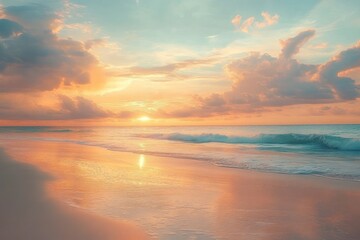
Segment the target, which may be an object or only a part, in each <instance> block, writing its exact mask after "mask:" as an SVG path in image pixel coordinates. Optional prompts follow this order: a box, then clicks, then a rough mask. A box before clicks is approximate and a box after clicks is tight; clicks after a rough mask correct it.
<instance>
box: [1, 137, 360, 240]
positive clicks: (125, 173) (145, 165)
mask: <svg viewBox="0 0 360 240" xmlns="http://www.w3.org/2000/svg"><path fill="white" fill-rule="evenodd" d="M5 145H8V146H5V147H6V149H7V151H8V152H9V153H10V156H12V157H15V159H16V160H20V161H21V162H26V163H29V164H31V165H34V166H36V167H37V168H39V169H40V170H41V171H43V172H47V173H51V175H53V176H54V177H55V179H54V180H53V181H51V182H49V183H48V185H47V187H46V190H47V194H48V195H49V194H50V195H49V196H51V197H54V198H56V199H57V200H59V201H65V202H67V200H69V201H70V203H74V204H75V205H76V206H79V207H81V208H82V209H83V210H84V211H86V212H90V213H92V214H95V215H99V216H100V217H101V216H103V217H106V218H113V219H116V220H119V219H126V221H130V222H134V223H136V224H139V225H140V228H142V229H144V230H145V231H146V232H147V234H148V235H150V236H154V237H155V238H159V239H186V238H187V237H194V236H195V237H196V236H197V237H199V238H201V237H202V238H201V239H216V238H220V239H238V238H239V237H240V238H245V237H248V238H249V236H251V235H252V234H255V233H256V235H259V236H260V235H261V236H262V237H264V236H266V238H267V239H284V237H285V239H289V238H288V237H289V236H290V237H297V238H295V239H319V237H324V236H326V239H337V238H338V237H346V238H348V239H352V238H351V237H358V236H360V230H357V227H356V223H357V221H358V220H359V219H360V207H359V206H356V203H357V202H358V201H359V200H360V184H359V182H356V181H355V182H354V181H349V180H344V179H332V178H324V177H322V176H313V175H305V176H304V175H300V176H299V175H288V174H277V173H268V172H255V171H252V170H246V169H237V168H226V167H218V166H215V165H212V164H209V163H208V162H204V161H196V160H188V159H183V160H182V159H174V158H167V157H156V156H148V155H143V154H135V153H124V152H115V151H111V150H106V149H103V148H101V147H96V146H84V145H77V144H73V143H56V142H51V143H48V142H47V143H44V142H26V141H23V142H21V143H19V142H16V141H15V142H14V143H11V142H10V141H9V142H8V143H7V144H5ZM19 146H21V147H19ZM30 149H31V150H32V151H33V153H34V155H31V154H29V153H30V152H31V151H30ZM35 153H36V154H35ZM25 158H27V159H25ZM142 161H143V162H142ZM319 204H320V205H319ZM321 206H322V208H323V210H321V211H320V212H318V211H319V210H320V209H319V207H321ZM189 209H191V211H190V210H189ZM189 211H190V212H189ZM314 213H317V214H318V215H314ZM335 219H338V220H336V221H335V223H334V220H335ZM339 219H340V220H339ZM319 221H320V223H318V222H319ZM189 224H190V225H189ZM190 226H191V227H190ZM329 227H330V229H332V230H331V231H330V232H329V233H326V231H329ZM337 228H339V229H342V230H343V229H345V230H346V231H345V232H344V231H343V232H337V231H336V229H337ZM325 229H327V230H326V231H325ZM334 229H335V230H334ZM329 234H330V235H329ZM341 234H343V235H341ZM344 234H345V235H344ZM253 239H263V238H260V237H254V236H253Z"/></svg>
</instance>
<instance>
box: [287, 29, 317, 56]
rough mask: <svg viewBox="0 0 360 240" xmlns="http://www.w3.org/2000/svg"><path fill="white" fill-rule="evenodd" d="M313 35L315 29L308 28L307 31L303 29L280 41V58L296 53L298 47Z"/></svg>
mask: <svg viewBox="0 0 360 240" xmlns="http://www.w3.org/2000/svg"><path fill="white" fill-rule="evenodd" d="M314 35H315V30H312V29H309V30H307V31H303V32H301V33H299V34H298V35H296V36H295V37H293V38H289V39H287V40H285V41H281V42H280V43H281V45H282V47H283V48H282V50H281V55H280V56H281V57H282V58H291V57H292V56H293V55H295V54H297V53H298V52H299V50H300V48H301V47H302V46H303V45H304V44H305V43H306V42H307V41H309V39H310V38H312V37H313V36H314Z"/></svg>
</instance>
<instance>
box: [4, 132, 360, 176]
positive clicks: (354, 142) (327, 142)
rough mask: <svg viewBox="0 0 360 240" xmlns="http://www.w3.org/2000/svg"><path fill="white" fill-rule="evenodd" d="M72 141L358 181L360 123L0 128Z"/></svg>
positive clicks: (15, 135) (24, 136)
mask: <svg viewBox="0 0 360 240" xmlns="http://www.w3.org/2000/svg"><path fill="white" fill-rule="evenodd" d="M10 139H12V140H14V139H15V140H16V139H19V140H29V141H57V142H72V143H76V144H84V145H90V146H99V147H103V148H107V149H109V150H112V151H126V152H135V153H142V154H149V155H157V156H167V157H174V158H179V159H189V160H190V159H192V160H201V161H208V162H210V163H212V164H215V165H217V166H219V167H231V168H241V169H250V170H253V171H266V172H276V173H284V174H302V175H306V174H312V175H321V176H327V177H336V178H345V179H353V180H360V125H297V126H210V127H209V126H202V127H200V126H197V127H0V144H1V142H4V141H5V142H6V140H10Z"/></svg>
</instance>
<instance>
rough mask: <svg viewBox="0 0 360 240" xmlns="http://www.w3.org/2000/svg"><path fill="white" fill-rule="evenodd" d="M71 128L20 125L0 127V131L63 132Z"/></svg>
mask: <svg viewBox="0 0 360 240" xmlns="http://www.w3.org/2000/svg"><path fill="white" fill-rule="evenodd" d="M72 131H73V130H71V129H57V128H53V127H41V126H39V127H38V126H33V127H28V126H24V127H22V126H20V127H0V133H41V132H54V133H63V132H72Z"/></svg>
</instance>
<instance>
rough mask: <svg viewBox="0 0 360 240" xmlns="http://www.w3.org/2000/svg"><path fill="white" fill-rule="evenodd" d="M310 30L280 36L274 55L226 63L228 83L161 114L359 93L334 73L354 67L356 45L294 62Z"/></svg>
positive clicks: (244, 108)
mask: <svg viewBox="0 0 360 240" xmlns="http://www.w3.org/2000/svg"><path fill="white" fill-rule="evenodd" d="M314 34H315V31H314V30H307V31H303V32H300V33H299V34H297V35H296V36H295V37H293V38H289V39H287V40H285V41H283V42H282V50H281V53H280V55H279V57H273V56H270V55H269V54H261V53H258V52H253V53H251V54H250V55H249V56H247V57H244V58H241V59H238V60H234V61H232V62H230V63H228V64H227V65H226V66H225V71H226V73H227V75H228V76H229V78H230V79H231V80H232V82H233V84H232V88H231V89H230V90H228V91H226V92H223V93H213V94H211V95H209V96H205V97H196V98H195V99H194V102H195V106H190V107H185V108H181V109H175V110H171V111H164V112H165V113H166V115H167V116H176V117H194V116H201V117H203V116H212V115H217V114H220V113H221V114H224V113H228V114H231V113H233V114H236V113H243V112H262V111H268V110H270V109H273V108H276V107H279V106H290V105H299V104H319V103H325V104H326V103H327V104H330V103H340V102H346V101H349V100H355V99H356V98H358V97H359V96H360V86H359V85H357V84H356V82H355V81H354V80H353V79H351V78H349V77H340V76H339V75H340V74H341V73H342V72H344V71H348V70H350V69H353V68H356V67H360V44H359V43H358V44H357V45H355V46H354V47H352V48H349V49H347V50H344V51H342V52H340V53H339V54H338V55H336V56H335V57H334V58H333V59H332V60H330V61H329V62H326V63H324V64H320V65H311V64H303V63H299V62H298V61H297V60H296V59H293V57H294V56H295V55H296V54H297V53H298V52H299V50H300V48H301V46H303V45H304V44H305V43H306V42H307V41H308V40H309V39H310V38H311V37H313V36H314Z"/></svg>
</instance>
